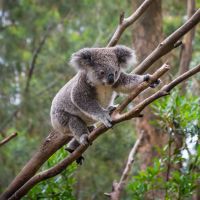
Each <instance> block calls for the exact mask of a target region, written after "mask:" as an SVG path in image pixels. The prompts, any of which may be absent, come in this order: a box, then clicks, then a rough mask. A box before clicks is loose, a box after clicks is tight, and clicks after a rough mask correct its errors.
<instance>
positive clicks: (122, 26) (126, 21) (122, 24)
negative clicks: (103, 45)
mask: <svg viewBox="0 0 200 200" xmlns="http://www.w3.org/2000/svg"><path fill="white" fill-rule="evenodd" d="M151 3H153V0H145V1H144V2H143V3H142V4H141V6H140V7H139V8H138V9H137V10H136V11H135V12H134V13H133V14H132V15H131V16H129V17H127V18H124V12H123V13H122V14H121V15H120V17H119V25H118V27H117V29H116V30H115V33H114V34H113V36H112V38H111V40H110V41H109V43H108V45H107V47H112V46H115V45H116V44H117V43H118V41H119V39H120V37H121V35H122V33H123V32H124V31H125V30H126V28H127V27H129V26H130V25H131V24H133V23H134V22H135V21H136V20H137V19H138V18H139V17H140V16H141V15H142V14H143V13H144V12H145V11H146V9H147V8H148V7H149V6H150V4H151Z"/></svg>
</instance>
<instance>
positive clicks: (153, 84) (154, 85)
mask: <svg viewBox="0 0 200 200" xmlns="http://www.w3.org/2000/svg"><path fill="white" fill-rule="evenodd" d="M150 77H151V75H150V74H146V75H144V81H146V82H148V81H149V80H150ZM160 82H161V80H160V79H157V80H155V81H154V82H153V83H151V84H150V85H149V87H151V88H155V87H156V86H157V85H159V83H160Z"/></svg>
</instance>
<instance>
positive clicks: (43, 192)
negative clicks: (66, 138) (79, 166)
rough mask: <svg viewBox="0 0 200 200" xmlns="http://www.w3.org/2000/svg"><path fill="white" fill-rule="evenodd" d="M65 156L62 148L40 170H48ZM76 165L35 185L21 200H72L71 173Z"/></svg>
mask: <svg viewBox="0 0 200 200" xmlns="http://www.w3.org/2000/svg"><path fill="white" fill-rule="evenodd" d="M66 156H67V153H66V151H65V150H64V148H62V149H60V150H59V151H57V152H56V153H55V154H54V155H52V156H51V157H50V158H49V160H48V161H47V163H46V166H44V167H43V168H42V170H45V169H49V168H50V167H52V166H54V165H56V163H58V162H59V161H61V160H63V159H64V158H65V157H66ZM75 169H76V165H75V164H73V165H70V166H69V167H68V168H67V170H65V171H64V172H62V173H61V174H59V175H57V176H56V177H54V178H52V179H50V180H46V181H43V182H41V183H39V184H37V185H36V186H35V187H34V188H33V189H32V190H31V191H30V192H29V193H28V194H27V195H26V196H25V197H24V198H23V199H24V200H25V199H46V200H49V199H52V200H65V199H69V200H74V199H75V198H74V196H73V194H72V193H73V192H72V186H73V185H74V184H75V179H74V177H73V173H74V171H75Z"/></svg>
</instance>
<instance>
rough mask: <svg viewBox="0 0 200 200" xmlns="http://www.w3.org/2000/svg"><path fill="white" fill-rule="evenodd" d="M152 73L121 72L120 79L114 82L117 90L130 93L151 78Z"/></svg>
mask: <svg viewBox="0 0 200 200" xmlns="http://www.w3.org/2000/svg"><path fill="white" fill-rule="evenodd" d="M149 77H150V75H148V74H147V75H137V74H127V73H124V72H121V74H120V77H119V79H118V80H117V82H116V83H115V84H114V86H113V89H114V90H115V91H116V92H122V93H129V92H131V91H133V89H134V88H135V87H136V86H137V85H138V84H140V83H142V82H144V81H148V80H149Z"/></svg>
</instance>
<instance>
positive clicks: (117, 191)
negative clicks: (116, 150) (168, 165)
mask: <svg viewBox="0 0 200 200" xmlns="http://www.w3.org/2000/svg"><path fill="white" fill-rule="evenodd" d="M143 136H144V133H143V132H142V133H141V135H140V136H139V138H138V139H137V141H136V142H135V144H134V146H133V148H132V149H131V151H130V153H129V156H128V160H127V163H126V166H125V168H124V171H123V173H122V176H121V178H120V181H119V183H117V182H116V181H114V182H113V189H112V192H111V193H104V194H105V195H106V196H109V197H110V199H111V200H119V199H120V196H121V193H122V191H123V189H124V186H125V184H126V182H127V180H128V177H129V174H130V171H131V167H132V165H133V162H134V158H135V156H136V153H137V151H138V148H139V146H140V144H141V142H142V139H143Z"/></svg>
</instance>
